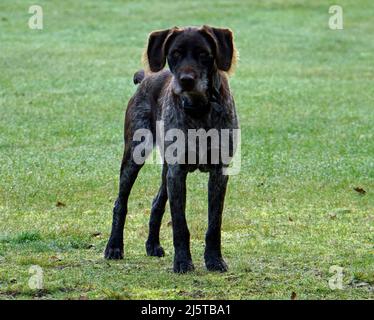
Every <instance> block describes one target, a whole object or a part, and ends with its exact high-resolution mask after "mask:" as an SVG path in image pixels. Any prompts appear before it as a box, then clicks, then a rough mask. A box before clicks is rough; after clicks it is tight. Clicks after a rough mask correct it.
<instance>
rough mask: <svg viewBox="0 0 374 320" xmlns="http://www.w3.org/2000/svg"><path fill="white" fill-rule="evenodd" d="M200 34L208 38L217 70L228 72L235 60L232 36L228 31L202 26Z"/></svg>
mask: <svg viewBox="0 0 374 320" xmlns="http://www.w3.org/2000/svg"><path fill="white" fill-rule="evenodd" d="M201 32H202V33H203V34H204V35H207V36H208V37H209V39H208V40H210V42H211V43H212V44H213V48H214V49H215V55H216V64H217V68H218V69H219V70H222V71H229V70H230V69H231V67H232V65H233V64H234V62H235V59H236V56H235V55H236V52H235V47H234V40H233V34H232V32H231V30H230V29H221V28H213V27H209V26H203V27H202V28H201Z"/></svg>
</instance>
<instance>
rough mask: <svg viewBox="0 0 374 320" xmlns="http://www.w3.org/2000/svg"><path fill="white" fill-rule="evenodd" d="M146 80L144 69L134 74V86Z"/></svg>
mask: <svg viewBox="0 0 374 320" xmlns="http://www.w3.org/2000/svg"><path fill="white" fill-rule="evenodd" d="M144 78H145V72H144V70H143V69H142V70H139V71H136V72H135V73H134V78H133V81H134V84H139V83H140V82H142V81H143V79H144Z"/></svg>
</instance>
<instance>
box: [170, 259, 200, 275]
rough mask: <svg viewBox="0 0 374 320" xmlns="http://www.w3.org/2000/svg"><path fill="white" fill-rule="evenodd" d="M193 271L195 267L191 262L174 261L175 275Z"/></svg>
mask: <svg viewBox="0 0 374 320" xmlns="http://www.w3.org/2000/svg"><path fill="white" fill-rule="evenodd" d="M193 270H195V267H194V265H193V263H192V261H191V260H181V261H174V272H175V273H186V272H189V271H193Z"/></svg>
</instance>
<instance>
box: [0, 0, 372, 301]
mask: <svg viewBox="0 0 374 320" xmlns="http://www.w3.org/2000/svg"><path fill="white" fill-rule="evenodd" d="M336 2H337V4H340V5H342V6H343V10H344V30H337V31H333V30H330V29H329V28H328V19H329V14H328V8H329V6H330V5H332V4H335V3H336ZM202 3H204V5H203V4H202ZM32 4H34V2H32V1H19V0H17V1H14V0H2V1H1V2H0V299H25V298H26V299H29V298H43V299H56V298H57V299H61V298H69V299H79V298H81V299H86V298H88V299H106V298H107V299H116V298H119V299H142V298H149V299H189V298H197V299H215V298H220V299H290V297H291V294H292V292H295V293H296V297H297V298H298V299H373V298H374V236H373V234H374V232H373V231H374V197H373V192H374V128H373V125H374V64H373V62H374V37H373V35H374V22H373V9H374V4H373V1H371V0H367V1H340V0H339V1H335V2H330V1H307V0H304V1H302V0H300V1H298V0H290V1H281V0H272V1H266V2H265V1H260V0H258V1H249V0H235V1H228V0H225V1H222V0H219V1H216V0H210V1H204V2H202V1H179V0H173V1H146V0H141V1H139V0H137V1H109V0H108V1H93V0H92V1H72V0H69V1H42V0H40V1H38V4H40V5H42V7H43V10H44V29H43V30H39V31H38V30H30V29H29V28H28V19H29V17H30V15H29V14H28V8H29V6H30V5H32ZM202 24H211V25H214V26H222V27H230V28H231V29H232V30H233V31H234V33H235V35H236V44H237V47H238V50H239V52H240V61H239V64H238V67H237V71H236V73H235V74H234V75H233V76H232V78H231V87H232V90H233V92H234V95H235V98H236V104H237V108H238V112H239V116H240V121H241V128H242V169H241V172H240V174H239V175H237V176H233V177H231V178H230V182H229V190H228V194H227V197H226V206H225V212H224V221H223V236H222V237H223V253H224V256H225V257H226V261H227V262H228V264H229V267H230V270H229V272H228V273H225V274H219V273H209V272H207V271H206V270H205V268H204V263H203V250H204V233H205V229H206V225H207V199H206V198H207V196H206V195H207V175H206V174H203V173H197V172H196V173H193V174H191V175H190V176H189V178H188V205H187V216H188V222H189V227H190V231H191V238H192V239H191V242H192V255H193V259H194V262H195V266H196V271H195V272H193V273H191V274H188V275H176V274H174V273H173V272H172V259H173V246H172V234H171V227H170V226H169V225H168V222H169V221H170V212H169V210H167V212H166V214H165V218H164V221H163V225H162V229H161V241H162V244H163V246H164V248H165V251H166V257H164V258H162V259H157V258H152V257H147V256H146V254H145V247H144V242H145V240H146V235H147V225H148V218H149V212H150V205H151V201H152V198H153V196H154V195H155V194H156V192H157V190H158V185H159V175H160V167H158V166H156V165H153V166H152V165H148V166H145V167H144V169H143V170H142V171H141V174H140V176H139V178H138V180H137V182H136V184H135V187H134V189H133V192H132V197H131V198H130V202H129V215H128V219H127V224H126V228H125V259H124V260H122V261H110V262H108V261H105V260H104V259H103V254H102V252H103V250H104V247H105V244H106V241H107V238H108V236H109V231H110V225H111V209H112V205H113V201H114V199H115V196H116V193H117V183H118V172H119V166H120V160H121V155H122V149H123V142H122V141H123V140H122V136H123V115H124V106H125V105H126V103H127V101H128V99H129V98H130V96H131V95H132V94H133V92H134V85H133V84H132V75H133V73H134V72H135V71H137V70H138V69H139V68H140V67H141V63H140V61H141V54H142V50H143V48H144V46H145V43H146V38H147V34H148V33H149V32H150V31H152V30H155V29H161V28H167V27H172V26H174V25H179V26H184V25H202ZM356 187H360V188H363V189H364V190H366V193H365V194H360V193H359V192H357V191H355V190H354V188H356ZM58 202H60V205H57V204H58ZM61 203H62V204H61ZM32 265H39V266H40V267H41V268H42V269H43V271H44V289H43V290H39V291H38V290H36V291H35V290H33V289H31V288H29V286H28V281H29V278H30V276H31V274H29V268H30V266H32ZM334 265H336V266H340V267H342V268H344V269H343V276H344V277H343V290H332V289H330V288H329V279H330V278H331V277H332V276H333V274H332V273H330V272H329V269H330V267H331V266H334Z"/></svg>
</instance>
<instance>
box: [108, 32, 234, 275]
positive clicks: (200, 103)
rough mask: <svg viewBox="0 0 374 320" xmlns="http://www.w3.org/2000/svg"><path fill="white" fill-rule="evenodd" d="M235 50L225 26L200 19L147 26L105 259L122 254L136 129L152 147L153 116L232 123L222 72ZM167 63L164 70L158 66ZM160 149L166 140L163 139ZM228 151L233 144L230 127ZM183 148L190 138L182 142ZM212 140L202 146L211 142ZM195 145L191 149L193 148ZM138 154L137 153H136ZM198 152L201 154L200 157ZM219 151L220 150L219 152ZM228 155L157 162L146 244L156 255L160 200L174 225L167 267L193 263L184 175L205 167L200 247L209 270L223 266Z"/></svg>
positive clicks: (192, 123) (188, 125) (192, 124)
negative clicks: (157, 175) (171, 262)
mask: <svg viewBox="0 0 374 320" xmlns="http://www.w3.org/2000/svg"><path fill="white" fill-rule="evenodd" d="M236 56H237V52H236V49H235V46H234V40H233V33H232V31H231V30H230V29H222V28H214V27H210V26H202V27H186V28H178V27H174V28H171V29H167V30H161V31H154V32H152V33H151V34H150V35H149V38H148V45H147V48H146V50H145V53H144V58H143V60H144V62H145V65H146V67H147V70H145V71H144V70H140V71H138V72H137V73H135V75H134V79H133V80H134V83H135V84H138V88H137V91H136V93H135V94H134V96H133V97H132V98H131V99H130V101H129V103H128V106H127V110H126V116H125V134H124V140H125V148H124V154H123V160H122V164H121V169H120V182H119V194H118V197H117V200H116V201H115V204H114V208H113V223H112V231H111V235H110V238H109V241H108V244H107V246H106V249H105V252H104V256H105V258H106V259H122V258H123V229H124V225H125V219H126V214H127V202H128V198H129V194H130V191H131V188H132V186H133V184H134V182H135V180H136V178H137V175H138V172H139V170H140V169H141V168H142V166H143V164H144V163H138V162H137V161H135V160H134V156H133V155H134V153H135V150H136V148H137V146H139V144H140V143H141V141H139V140H138V139H134V135H135V133H136V131H137V130H138V129H147V130H149V131H150V132H151V133H152V134H153V135H152V142H151V144H152V147H153V146H154V145H155V144H157V143H156V141H157V139H156V138H157V129H156V127H157V124H156V123H157V121H163V124H164V129H165V130H168V129H178V130H180V131H181V132H183V133H187V131H188V130H190V129H196V130H198V129H204V130H210V129H216V130H218V131H222V129H229V130H233V129H238V128H239V124H238V119H237V113H236V109H235V103H234V98H233V96H232V94H231V91H230V88H229V83H228V75H229V74H230V72H231V71H232V70H233V68H234V65H235V62H236ZM166 62H167V63H168V66H169V70H164V67H165V65H166ZM162 141H163V142H164V144H165V145H164V150H165V149H166V148H167V147H170V146H171V145H172V143H173V141H170V140H167V139H164V140H162ZM229 141H230V142H229V145H230V148H229V149H230V152H231V153H233V152H234V149H235V145H234V143H233V137H232V134H231V131H230V139H229ZM184 146H185V150H184V151H185V152H186V153H187V152H188V151H189V145H188V144H185V145H184ZM212 148H213V147H212V145H209V146H208V149H209V150H211V149H212ZM199 152H202V150H200V149H199V150H195V154H199ZM143 154H144V153H143ZM199 159H200V158H199ZM220 159H221V158H220ZM226 167H227V163H223V162H222V161H221V160H219V161H212V157H208V161H207V162H202V161H200V160H199V161H197V162H196V163H183V162H181V163H179V162H178V161H177V162H174V163H171V162H170V163H169V162H168V161H165V160H164V162H163V166H162V177H161V186H160V188H159V191H158V194H157V195H156V197H155V198H154V200H153V202H152V209H151V214H150V220H149V235H148V240H147V241H146V252H147V255H149V256H156V257H162V256H164V254H165V253H164V250H163V248H162V247H161V245H160V239H159V232H160V226H161V220H162V217H163V214H164V211H165V205H166V202H167V200H169V203H170V211H171V218H172V227H173V244H174V266H173V269H174V272H176V273H185V272H188V271H192V270H194V265H193V262H192V259H191V252H190V233H189V230H188V227H187V222H186V216H185V205H186V177H187V174H188V172H191V171H194V170H197V169H198V170H200V171H203V172H209V182H208V230H207V233H206V237H205V240H206V247H205V253H204V259H205V265H206V268H207V269H208V270H209V271H220V272H225V271H227V268H228V267H227V264H226V262H225V261H224V259H223V257H222V253H221V224H222V211H223V206H224V198H225V193H226V187H227V182H228V175H225V174H224V170H225V168H226Z"/></svg>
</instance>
